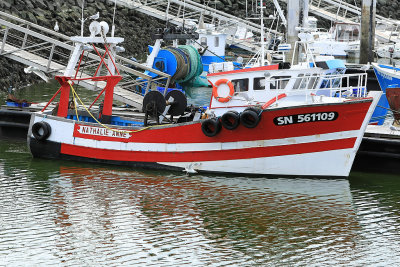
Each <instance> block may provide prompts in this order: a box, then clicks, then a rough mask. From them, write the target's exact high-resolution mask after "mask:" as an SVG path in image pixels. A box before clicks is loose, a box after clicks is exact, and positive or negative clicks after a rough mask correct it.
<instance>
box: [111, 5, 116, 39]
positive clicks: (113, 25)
mask: <svg viewBox="0 0 400 267" xmlns="http://www.w3.org/2000/svg"><path fill="white" fill-rule="evenodd" d="M116 9H117V0H115V1H114V15H113V20H112V26H111V37H114V32H115V11H116Z"/></svg>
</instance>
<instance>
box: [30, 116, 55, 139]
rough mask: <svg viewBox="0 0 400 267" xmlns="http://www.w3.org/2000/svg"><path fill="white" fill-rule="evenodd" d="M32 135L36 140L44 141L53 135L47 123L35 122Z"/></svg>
mask: <svg viewBox="0 0 400 267" xmlns="http://www.w3.org/2000/svg"><path fill="white" fill-rule="evenodd" d="M32 134H33V136H34V137H35V139H36V140H38V141H44V140H46V139H47V138H48V137H49V136H50V134H51V126H50V124H48V123H47V122H45V121H39V122H35V123H34V124H33V125H32Z"/></svg>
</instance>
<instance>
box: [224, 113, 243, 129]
mask: <svg viewBox="0 0 400 267" xmlns="http://www.w3.org/2000/svg"><path fill="white" fill-rule="evenodd" d="M221 124H222V126H224V128H225V129H227V130H235V129H236V128H237V127H238V126H239V124H240V115H239V112H237V111H228V112H226V113H225V114H224V115H222V117H221Z"/></svg>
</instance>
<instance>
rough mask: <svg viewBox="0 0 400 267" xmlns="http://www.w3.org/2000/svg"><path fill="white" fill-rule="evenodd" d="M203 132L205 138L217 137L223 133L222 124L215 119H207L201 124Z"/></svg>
mask: <svg viewBox="0 0 400 267" xmlns="http://www.w3.org/2000/svg"><path fill="white" fill-rule="evenodd" d="M201 130H202V131H203V133H204V135H205V136H208V137H213V136H216V135H217V134H218V133H219V132H220V131H221V122H220V121H219V120H218V119H215V118H213V119H206V120H205V121H203V122H202V123H201Z"/></svg>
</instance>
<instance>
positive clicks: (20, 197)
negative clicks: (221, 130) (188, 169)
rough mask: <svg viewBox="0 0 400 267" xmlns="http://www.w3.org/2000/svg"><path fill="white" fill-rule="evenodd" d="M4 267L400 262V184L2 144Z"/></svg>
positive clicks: (0, 254)
mask: <svg viewBox="0 0 400 267" xmlns="http://www.w3.org/2000/svg"><path fill="white" fill-rule="evenodd" d="M0 177H1V178H0V205H1V207H2V209H1V210H0V218H1V220H0V262H2V263H4V264H5V265H19V264H21V263H22V265H24V264H32V265H78V266H81V265H112V266H117V265H118V266H120V265H129V266H132V265H138V266H143V265H145V266H147V265H157V266H176V265H179V266H182V265H190V266H204V265H212V266H220V265H227V266H235V265H239V266H254V265H261V266H276V265H322V264H323V265H326V264H327V263H328V264H332V265H333V264H335V265H337V264H340V265H353V266H360V265H366V264H371V263H376V264H378V265H379V263H380V262H382V263H383V262H385V265H386V266H387V265H390V264H396V263H399V262H400V259H399V257H400V251H399V247H400V246H399V245H400V234H399V227H400V219H399V218H400V212H399V211H400V201H399V200H400V199H399V195H400V194H399V191H400V180H399V179H396V178H393V177H394V176H393V177H392V178H390V177H389V178H387V177H386V176H385V177H386V178H385V177H380V178H379V180H378V179H377V178H376V177H372V176H371V177H369V176H367V175H365V174H357V173H356V174H354V175H353V176H352V177H351V178H350V179H349V180H346V179H325V180H320V179H295V178H294V179H283V178H277V179H268V178H246V177H219V176H212V177H210V176H202V175H194V176H186V175H183V174H180V173H172V174H171V173H168V172H156V171H133V170H131V169H125V168H112V167H107V168H103V167H102V166H99V165H88V164H78V163H65V162H60V161H55V162H51V161H45V160H33V159H31V158H30V155H29V153H28V151H27V150H26V147H23V146H20V145H19V144H15V145H12V144H9V143H4V142H1V141H0Z"/></svg>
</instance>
